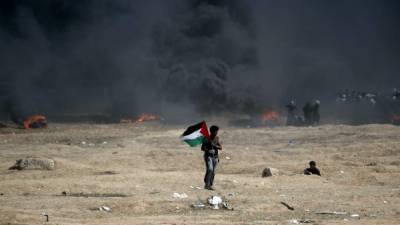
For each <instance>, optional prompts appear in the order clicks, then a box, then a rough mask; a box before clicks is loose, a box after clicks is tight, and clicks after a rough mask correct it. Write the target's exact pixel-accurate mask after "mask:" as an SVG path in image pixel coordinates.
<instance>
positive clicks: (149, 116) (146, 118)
mask: <svg viewBox="0 0 400 225" xmlns="http://www.w3.org/2000/svg"><path fill="white" fill-rule="evenodd" d="M152 120H160V117H159V116H157V115H154V114H148V113H142V114H140V115H139V117H138V118H137V119H136V120H135V123H141V122H145V121H152Z"/></svg>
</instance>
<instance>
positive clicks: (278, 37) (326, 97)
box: [0, 0, 400, 119]
mask: <svg viewBox="0 0 400 225" xmlns="http://www.w3.org/2000/svg"><path fill="white" fill-rule="evenodd" d="M399 12H400V4H399V3H398V2H397V1H391V0H388V1H384V2H382V1H378V0H369V1H361V0H356V1H351V2H349V1H345V0H340V1H328V2H321V1H314V0H312V1H256V0H249V1H243V0H232V1H229V0H189V1H184V0H172V1H168V2H167V1H162V0H151V1H142V0H138V1H129V0H113V1H111V0H82V1H68V0H40V1H35V0H17V1H16V0H4V1H1V3H0V49H1V52H0V105H1V109H2V112H1V113H0V114H1V115H2V116H3V117H4V118H6V117H9V116H10V115H13V117H16V118H20V117H23V116H25V115H29V114H32V113H43V114H46V115H51V116H53V118H57V117H60V118H63V117H67V116H68V115H106V116H110V117H112V118H115V119H119V118H121V117H125V116H135V115H137V114H139V113H142V112H153V113H158V114H162V116H164V117H168V118H171V119H177V118H183V117H190V115H196V114H197V115H218V114H221V113H225V112H233V113H247V114H248V113H258V112H259V111H260V110H262V109H263V108H265V107H273V108H280V107H282V106H283V105H284V103H285V102H286V101H288V100H290V99H292V98H293V99H296V100H298V101H299V102H304V101H306V100H310V99H316V98H318V99H322V103H323V104H322V105H324V103H326V104H325V105H327V104H328V101H330V99H334V96H335V94H336V93H337V92H338V91H342V90H344V89H346V88H349V89H356V90H370V91H375V92H385V91H387V90H389V91H390V90H391V89H392V88H393V87H395V86H396V84H398V83H399V81H400V78H399V74H400V65H399V64H398V59H399V58H400V30H399V29H398V27H399V25H400V24H399V23H400V13H399ZM174 117H175V118H174Z"/></svg>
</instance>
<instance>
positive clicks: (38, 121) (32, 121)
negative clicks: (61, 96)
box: [24, 115, 47, 129]
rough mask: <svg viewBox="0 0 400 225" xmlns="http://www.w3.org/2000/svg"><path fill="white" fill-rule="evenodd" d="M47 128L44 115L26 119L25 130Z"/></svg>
mask: <svg viewBox="0 0 400 225" xmlns="http://www.w3.org/2000/svg"><path fill="white" fill-rule="evenodd" d="M45 126H47V119H46V117H45V116H42V115H32V116H28V117H26V118H25V119H24V128H25V129H29V128H32V127H45Z"/></svg>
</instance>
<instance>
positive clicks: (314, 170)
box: [304, 167, 321, 176]
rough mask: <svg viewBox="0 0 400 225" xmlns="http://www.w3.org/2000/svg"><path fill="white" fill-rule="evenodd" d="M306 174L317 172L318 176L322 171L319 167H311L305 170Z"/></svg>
mask: <svg viewBox="0 0 400 225" xmlns="http://www.w3.org/2000/svg"><path fill="white" fill-rule="evenodd" d="M304 174H305V175H312V174H316V175H318V176H321V173H320V172H319V169H318V168H317V167H310V168H307V169H305V170H304Z"/></svg>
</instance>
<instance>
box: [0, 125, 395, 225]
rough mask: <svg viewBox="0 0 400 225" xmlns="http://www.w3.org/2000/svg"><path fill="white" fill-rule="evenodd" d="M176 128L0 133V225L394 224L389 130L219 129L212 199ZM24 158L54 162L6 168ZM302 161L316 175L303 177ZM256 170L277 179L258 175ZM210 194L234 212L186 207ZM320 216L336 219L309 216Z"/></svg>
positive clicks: (197, 154) (198, 156) (193, 152)
mask: <svg viewBox="0 0 400 225" xmlns="http://www.w3.org/2000/svg"><path fill="white" fill-rule="evenodd" d="M184 129H185V127H184V126H182V127H180V126H176V125H175V126H167V125H162V124H157V123H143V124H102V125H97V124H51V125H50V127H49V128H47V129H41V130H28V131H26V130H21V129H14V128H0V143H1V145H0V203H1V204H0V224H12V225H16V224H257V225H258V224H303V223H302V222H304V224H360V225H361V224H362V225H376V224H400V157H399V156H400V127H395V126H392V125H365V126H342V125H325V126H321V127H310V128H309V127H304V128H295V127H275V128H268V127H260V128H238V127H229V126H228V127H226V126H222V127H221V132H220V137H221V140H222V141H223V145H224V148H225V149H224V151H223V152H222V153H221V156H220V158H221V162H220V164H219V168H218V174H217V176H216V181H215V182H216V184H215V188H216V191H207V190H203V189H201V190H200V189H197V187H201V188H202V187H203V175H204V165H203V159H202V153H201V151H200V150H199V148H195V149H192V148H189V147H188V146H187V145H186V144H184V143H181V142H180V140H179V136H180V134H181V133H182V132H183V130H184ZM27 156H35V157H46V158H51V159H54V160H55V161H56V169H55V170H53V171H39V170H29V171H28V170H25V171H14V170H13V171H10V170H8V168H9V167H10V166H12V165H13V164H14V162H15V160H17V159H19V158H23V157H27ZM310 160H315V161H316V162H317V166H318V167H319V168H320V169H321V173H322V177H318V176H305V175H302V171H303V169H304V168H305V167H306V166H307V163H308V161H310ZM265 167H273V168H276V169H278V170H279V171H280V173H279V175H277V176H274V177H269V178H262V177H261V173H262V170H263V169H264V168H265ZM63 192H65V193H66V195H63V194H62V193H63ZM174 192H177V193H185V194H187V195H188V197H187V198H183V199H179V198H173V197H172V195H173V193H174ZM212 195H220V196H225V197H226V199H228V200H229V202H230V204H231V205H232V206H233V208H234V210H233V211H229V210H223V209H221V210H213V209H194V208H192V207H191V205H192V204H193V203H195V202H196V201H198V200H201V201H206V199H207V198H208V197H209V196H212ZM281 201H284V202H286V203H287V204H289V205H291V206H293V207H294V210H293V211H291V210H288V209H287V208H286V207H285V206H283V205H282V204H281V203H280V202H281ZM101 206H107V207H110V208H111V212H106V211H100V210H98V208H99V207H101ZM327 211H329V212H333V211H336V212H345V213H346V214H344V215H330V214H318V213H319V212H327ZM42 213H45V214H48V215H49V219H50V221H49V222H45V220H46V218H45V217H44V216H43V215H42ZM354 214H358V217H357V216H355V215H354ZM352 215H353V217H352Z"/></svg>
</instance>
